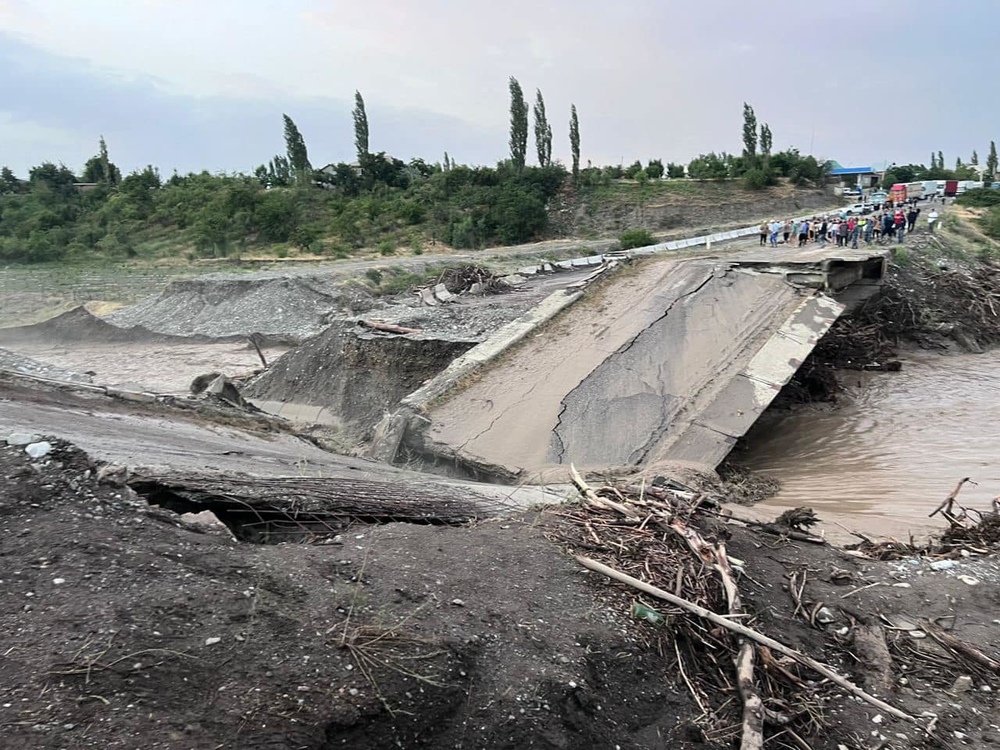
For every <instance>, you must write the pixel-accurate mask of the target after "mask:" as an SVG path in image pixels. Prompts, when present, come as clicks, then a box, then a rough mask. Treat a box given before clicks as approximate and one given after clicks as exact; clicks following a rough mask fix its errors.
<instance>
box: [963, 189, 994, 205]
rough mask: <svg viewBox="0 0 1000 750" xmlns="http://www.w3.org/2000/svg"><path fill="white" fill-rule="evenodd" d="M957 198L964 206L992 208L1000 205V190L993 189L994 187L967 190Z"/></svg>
mask: <svg viewBox="0 0 1000 750" xmlns="http://www.w3.org/2000/svg"><path fill="white" fill-rule="evenodd" d="M955 200H956V202H957V203H961V204H962V205H963V206H974V207H976V208H991V207H993V206H1000V190H993V189H992V188H977V189H975V190H967V191H966V192H964V193H962V195H960V196H958V198H956V199H955Z"/></svg>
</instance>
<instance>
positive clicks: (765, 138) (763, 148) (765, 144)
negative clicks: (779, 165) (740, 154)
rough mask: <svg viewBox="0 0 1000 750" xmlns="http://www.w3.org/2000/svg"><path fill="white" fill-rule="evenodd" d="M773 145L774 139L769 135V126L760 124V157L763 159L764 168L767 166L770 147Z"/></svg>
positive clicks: (769, 158)
mask: <svg viewBox="0 0 1000 750" xmlns="http://www.w3.org/2000/svg"><path fill="white" fill-rule="evenodd" d="M773 145H774V138H773V136H772V135H771V126H770V125H768V124H767V123H766V122H765V123H761V126H760V155H761V157H762V158H763V159H764V168H765V169H766V168H767V166H768V162H769V161H770V160H771V146H773Z"/></svg>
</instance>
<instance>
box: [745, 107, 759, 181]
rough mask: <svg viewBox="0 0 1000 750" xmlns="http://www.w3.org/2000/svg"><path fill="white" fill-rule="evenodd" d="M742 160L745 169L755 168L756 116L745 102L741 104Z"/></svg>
mask: <svg viewBox="0 0 1000 750" xmlns="http://www.w3.org/2000/svg"><path fill="white" fill-rule="evenodd" d="M743 158H744V159H745V160H746V165H745V166H746V168H747V169H753V168H754V167H755V166H757V115H755V114H754V111H753V107H751V106H750V105H749V104H747V103H746V102H743Z"/></svg>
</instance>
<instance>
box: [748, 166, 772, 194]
mask: <svg viewBox="0 0 1000 750" xmlns="http://www.w3.org/2000/svg"><path fill="white" fill-rule="evenodd" d="M767 182H768V180H767V175H766V174H765V173H764V171H763V170H760V169H751V170H749V171H747V172H746V173H745V174H744V175H743V184H744V185H746V187H747V189H749V190H763V189H764V188H766V187H767Z"/></svg>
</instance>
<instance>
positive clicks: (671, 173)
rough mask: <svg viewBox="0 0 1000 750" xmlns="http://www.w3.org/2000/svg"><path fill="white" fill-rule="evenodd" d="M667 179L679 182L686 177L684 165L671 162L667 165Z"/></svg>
mask: <svg viewBox="0 0 1000 750" xmlns="http://www.w3.org/2000/svg"><path fill="white" fill-rule="evenodd" d="M667 177H669V178H670V179H672V180H679V179H681V178H682V177H684V165H683V164H674V163H673V162H671V163H670V164H668V165H667Z"/></svg>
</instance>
